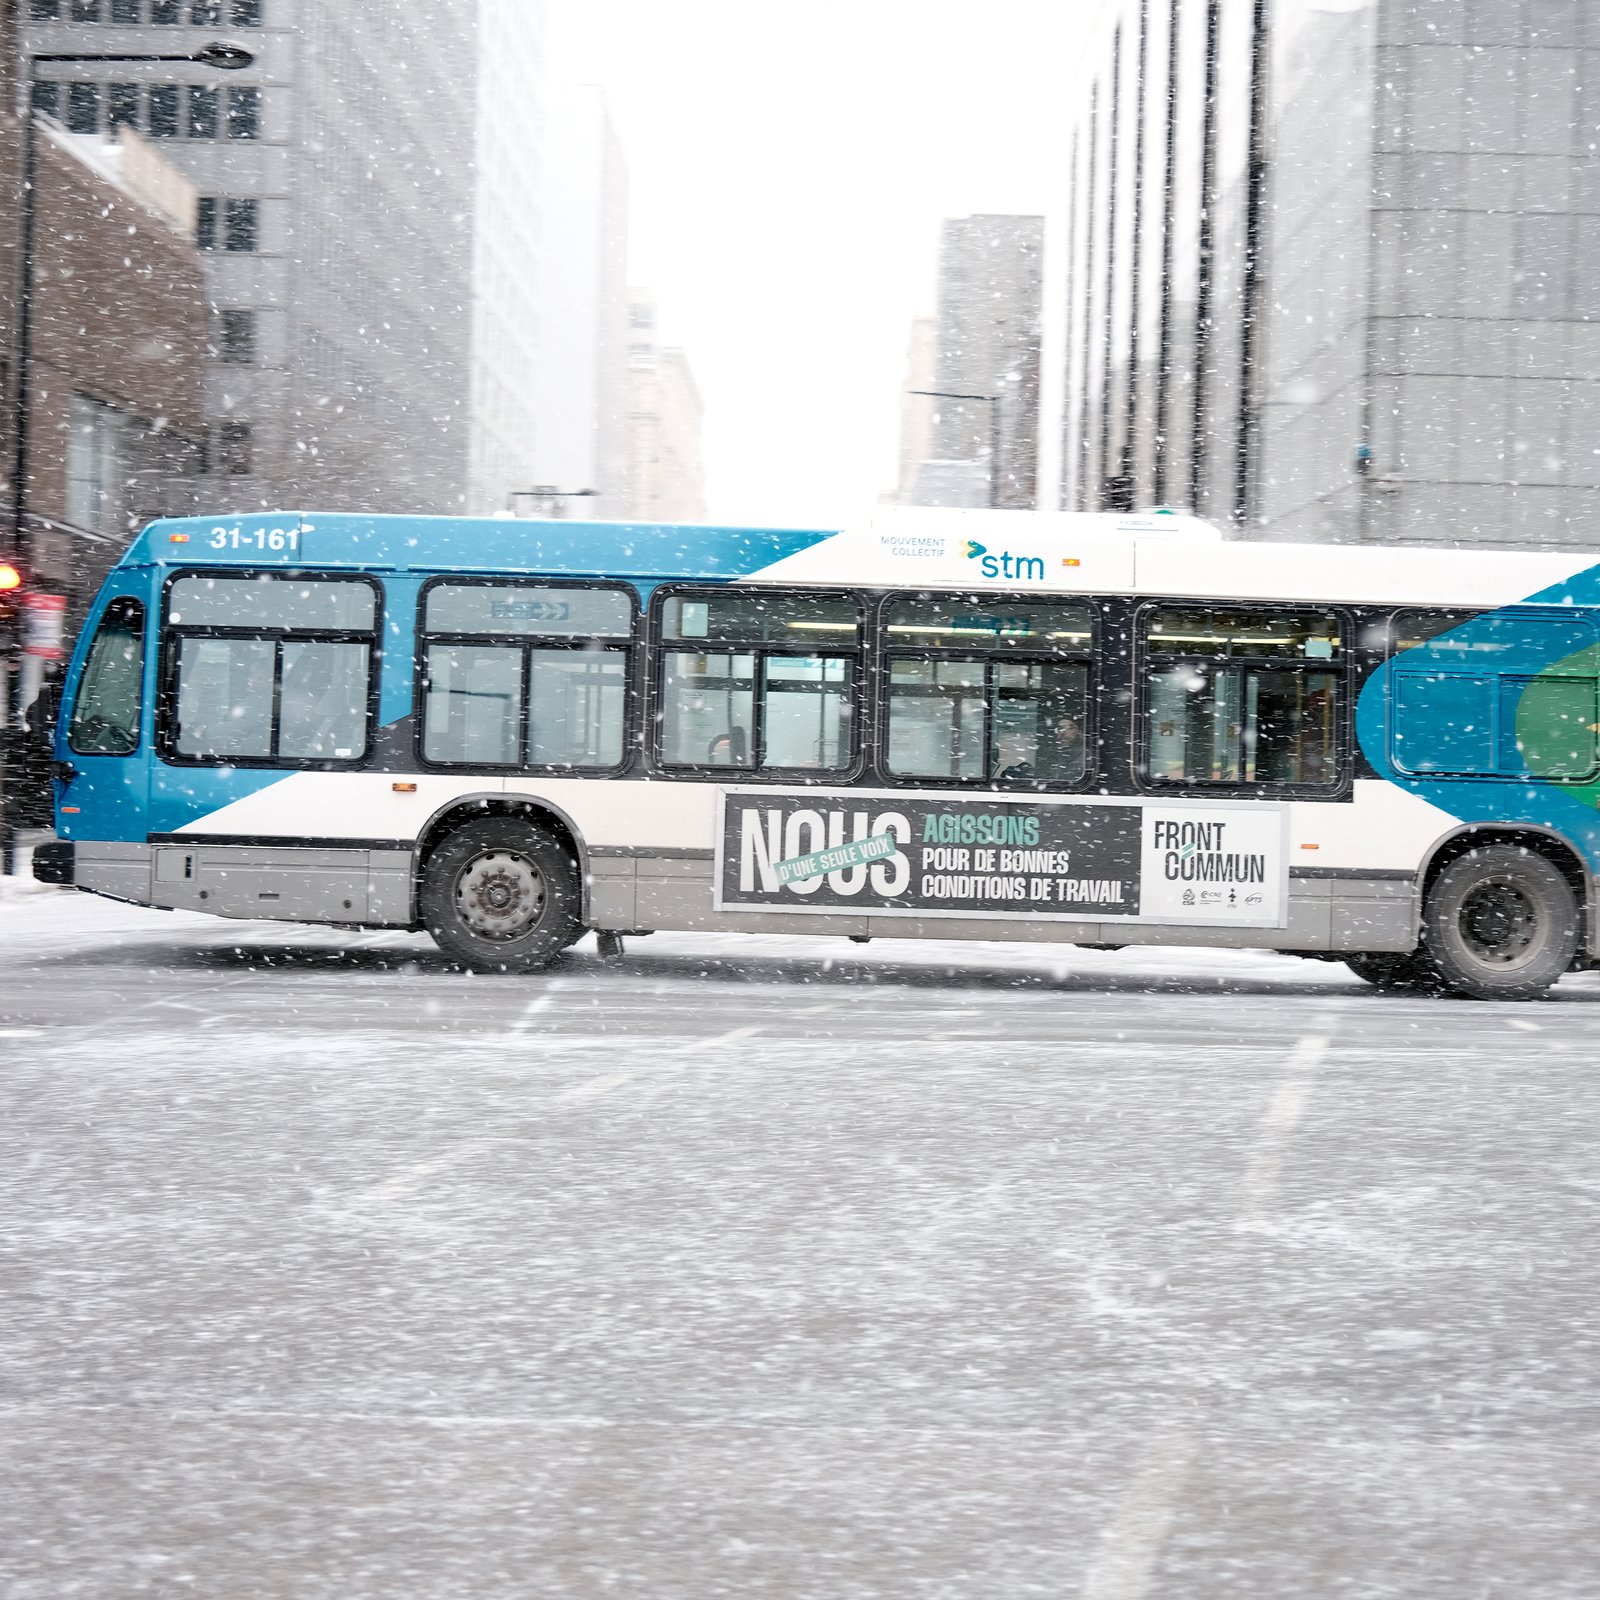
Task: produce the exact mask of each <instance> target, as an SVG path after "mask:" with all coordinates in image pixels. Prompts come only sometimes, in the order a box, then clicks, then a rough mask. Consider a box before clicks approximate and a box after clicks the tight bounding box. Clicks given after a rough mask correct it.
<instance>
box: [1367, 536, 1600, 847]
mask: <svg viewBox="0 0 1600 1600" xmlns="http://www.w3.org/2000/svg"><path fill="white" fill-rule="evenodd" d="M1534 606H1536V607H1540V608H1542V609H1541V610H1540V611H1539V612H1537V613H1529V612H1524V611H1523V610H1522V609H1521V608H1522V607H1534ZM1590 607H1592V608H1596V609H1600V567H1590V568H1588V569H1586V570H1585V571H1583V572H1580V573H1577V574H1575V575H1574V576H1572V577H1571V578H1569V579H1566V580H1564V581H1563V582H1561V583H1559V584H1556V585H1553V586H1552V587H1550V588H1548V589H1545V590H1541V591H1539V592H1538V593H1536V594H1531V595H1529V596H1528V597H1527V598H1526V599H1525V600H1523V601H1520V602H1518V604H1517V605H1516V606H1512V607H1501V608H1496V609H1495V610H1492V611H1485V612H1481V613H1479V614H1478V615H1477V616H1474V617H1471V618H1469V619H1468V620H1466V621H1465V622H1462V623H1460V624H1458V625H1457V626H1456V627H1454V628H1451V629H1449V630H1447V631H1446V632H1444V633H1441V634H1439V635H1437V636H1436V637H1434V638H1432V639H1429V640H1427V641H1425V642H1424V643H1422V644H1419V645H1416V646H1414V647H1413V648H1412V649H1409V650H1405V651H1402V652H1400V653H1399V654H1398V655H1396V656H1394V657H1392V658H1391V659H1390V660H1389V661H1387V662H1385V663H1384V664H1383V665H1382V666H1381V667H1379V668H1378V670H1377V671H1376V672H1374V673H1373V674H1372V676H1371V678H1369V679H1368V680H1367V683H1366V685H1365V686H1364V687H1363V689H1362V691H1361V695H1360V697H1359V699H1358V701H1357V704H1356V718H1355V726H1356V737H1357V739H1358V741H1359V742H1360V745H1361V749H1362V752H1363V753H1364V754H1365V755H1366V757H1367V760H1368V761H1369V762H1370V763H1371V764H1372V767H1373V769H1374V770H1375V771H1376V772H1377V773H1378V774H1379V775H1381V776H1382V777H1383V778H1385V779H1386V780H1387V781H1388V782H1390V783H1392V784H1394V785H1395V786H1396V787H1398V788H1401V789H1404V790H1406V791H1407V792H1409V793H1412V794H1415V795H1417V796H1418V797H1419V798H1420V799H1423V800H1426V801H1427V802H1428V803H1429V804H1431V805H1434V806H1437V807H1438V808H1439V809H1440V810H1442V811H1445V812H1448V813H1449V814H1450V815H1451V816H1453V817H1455V818H1457V819H1458V820H1459V821H1461V822H1463V823H1489V822H1498V823H1523V824H1526V825H1529V826H1532V827H1536V828H1543V829H1550V830H1552V831H1554V832H1557V833H1560V834H1564V835H1566V836H1567V837H1568V838H1570V839H1571V840H1572V841H1573V842H1574V843H1575V844H1576V845H1577V846H1578V847H1579V849H1580V850H1581V851H1582V852H1583V854H1584V855H1585V857H1586V858H1587V860H1588V863H1589V865H1590V867H1591V869H1595V870H1600V624H1597V621H1596V619H1595V616H1594V613H1593V612H1588V613H1586V612H1585V611H1584V610H1583V609H1580V608H1590ZM1585 630H1587V632H1588V634H1589V639H1588V641H1587V642H1581V643H1580V647H1579V648H1577V649H1574V648H1573V647H1572V646H1573V644H1574V643H1575V642H1579V641H1580V640H1581V635H1582V633H1583V632H1584V631H1585ZM1491 646H1492V648H1493V650H1494V651H1495V653H1496V654H1497V656H1498V657H1499V658H1500V659H1499V660H1497V662H1496V664H1495V668H1494V670H1493V671H1487V670H1484V669H1481V668H1480V669H1478V670H1477V671H1476V672H1474V671H1472V670H1469V667H1468V666H1467V665H1464V663H1465V662H1467V661H1468V660H1469V658H1468V654H1467V653H1468V652H1469V651H1470V650H1472V649H1473V648H1479V649H1487V648H1489V647H1491ZM1418 679H1422V680H1424V681H1426V682H1430V683H1432V684H1435V685H1439V686H1440V690H1439V693H1438V695H1437V696H1436V697H1435V701H1436V714H1435V716H1434V718H1433V722H1432V725H1431V727H1426V728H1423V729H1422V730H1421V731H1420V732H1414V733H1413V741H1414V742H1413V749H1414V750H1416V751H1417V760H1416V761H1415V762H1414V763H1408V765H1409V766H1410V768H1411V770H1407V768H1406V767H1403V766H1402V765H1401V764H1400V763H1399V761H1397V759H1396V754H1397V752H1396V745H1397V743H1404V742H1405V741H1404V735H1405V733H1406V732H1407V731H1408V730H1407V728H1406V727H1405V725H1404V711H1403V696H1404V691H1405V689H1406V687H1407V686H1408V683H1415V681H1416V680H1418ZM1451 693H1454V695H1455V699H1454V703H1453V704H1452V703H1451V700H1450V698H1449V697H1450V695H1451ZM1439 708H1444V709H1439ZM1397 736H1398V737H1397ZM1452 741H1453V742H1454V745H1455V747H1456V748H1455V751H1454V754H1455V755H1456V756H1457V757H1458V758H1460V757H1461V750H1462V748H1463V747H1465V746H1469V745H1471V746H1475V747H1476V751H1477V755H1476V757H1475V759H1473V760H1468V759H1460V765H1461V767H1462V768H1463V769H1465V770H1464V772H1463V774H1462V775H1450V774H1449V772H1448V770H1444V771H1437V772H1429V771H1422V770H1417V769H1418V768H1420V767H1422V766H1423V765H1425V764H1426V765H1431V766H1435V767H1442V768H1445V769H1448V767H1449V765H1450V764H1451V757H1452V753H1453V752H1452ZM1485 768H1487V769H1488V770H1484V769H1485Z"/></svg>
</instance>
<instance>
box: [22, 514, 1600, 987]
mask: <svg viewBox="0 0 1600 1600" xmlns="http://www.w3.org/2000/svg"><path fill="white" fill-rule="evenodd" d="M1597 562H1600V556H1596V555H1582V554H1532V553H1518V552H1509V551H1488V550H1443V549H1438V550H1428V549H1412V548H1374V547H1366V546H1335V545H1309V544H1302V545H1284V544H1265V543H1254V542H1245V541H1230V540H1225V539H1223V538H1222V537H1221V536H1220V535H1219V534H1218V533H1217V532H1216V531H1215V530H1214V529H1208V528H1207V527H1205V525H1203V524H1199V523H1197V522H1195V521H1194V520H1193V519H1190V518H1187V517H1184V516H1176V515H1171V514H1167V515H1162V514H1149V515H1141V516H1127V517H1123V516H1114V515H1071V514H1037V515H1036V514H1031V513H1023V512H970V513H964V512H953V511H936V510H930V511H917V510H909V509H907V510H901V511H898V512H896V513H894V514H890V513H888V512H884V513H881V514H877V515H874V516H873V517H872V518H870V519H869V520H867V521H866V522H864V523H863V524H862V525H861V526H859V527H844V528H837V529H812V530H806V529H769V528H742V527H698V526H693V527H691V526H656V525H640V524H621V523H581V522H566V521H553V520H552V521H533V520H517V519H505V518H499V519H459V518H431V517H406V516H360V515H345V514H341V515H316V514H311V513H292V514H278V515H264V516H253V515H252V516H243V517H227V518H220V519H204V518H191V519H179V520H167V521H159V522H155V523H152V524H151V525H150V526H148V527H147V528H146V529H145V530H144V531H143V532H142V533H141V534H140V535H139V536H138V537H137V538H136V539H135V540H134V541H133V543H132V544H131V545H130V546H129V548H128V550H127V552H126V553H125V555H124V556H123V557H122V559H121V561H120V562H119V563H118V565H117V566H116V568H115V569H114V570H113V571H112V573H111V575H110V576H109V578H108V579H107V580H106V582H105V584H104V586H103V588H102V589H101V591H100V594H99V596H98V598H97V599H96V601H95V604H94V606H93V609H92V611H91V612H90V614H89V617H88V619H87V622H86V625H85V627H84V630H83V633H82V636H81V638H80V639H79V641H78V644H77V647H76V651H75V653H74V655H73V658H72V660H71V663H70V666H69V670H68V672H67V675H66V678H65V682H64V684H63V690H62V710H61V714H60V717H59V719H58V724H57V731H56V743H55V768H54V773H55V776H54V783H55V801H56V828H57V834H58V842H55V843H52V844H48V845H45V846H42V847H41V848H40V849H39V850H38V851H37V852H36V856H35V868H34V870H35V874H36V876H38V877H40V878H42V879H43V880H44V881H46V882H53V883H64V884H75V885H77V887H79V888H80V889H84V890H88V891H92V892H93V893H96V894H100V895H106V896H109V897H111V898H113V899H117V900H123V901H129V902H132V903H134V904H137V905H144V906H156V907H168V908H175V909H176V908H181V909H184V910H188V911H200V912H211V913H213V914H215V915H218V916H223V917H238V918H281V919H288V920H293V921H300V922H308V923H323V924H331V925H336V926H343V927H351V928H395V929H408V930H412V931H419V930H426V931H427V932H428V933H429V934H431V935H432V937H433V938H434V939H435V940H436V941H437V943H438V944H439V946H440V947H441V948H442V949H443V950H444V951H445V952H446V953H447V954H448V955H449V956H450V957H451V958H453V959H454V960H455V961H457V962H460V963H463V964H465V965H466V966H467V967H469V968H472V969H477V970H481V971H488V972H511V973H518V972H529V971H534V970H537V969H539V968H541V967H543V966H545V965H546V964H547V963H549V962H550V961H551V960H552V958H554V957H555V956H556V955H557V954H558V953H559V952H561V951H562V950H563V949H565V948H566V947H567V946H569V945H571V944H573V943H574V942H575V941H577V940H578V939H579V938H581V937H582V936H583V935H584V934H585V933H586V932H589V931H593V932H594V933H595V934H596V935H597V936H598V939H599V941H600V945H601V948H602V950H603V951H605V952H606V953H607V954H609V955H616V954H619V953H621V951H622V949H623V941H624V940H625V939H626V937H627V936H629V935H631V934H645V933H650V932H654V931H657V930H677V931H695V932H736V931H744V932H751V933H794V934H831V935H837V936H839V937H841V938H849V939H853V940H857V941H865V940H868V939H876V938H909V939H926V938H943V939H949V938H970V939H980V940H1052V941H1060V942H1064V943H1071V944H1082V945H1092V946H1096V947H1106V946H1114V947H1118V946H1131V945H1146V944H1179V945H1204V946H1213V947H1215V946H1230V947H1253V948H1260V949H1267V950H1277V951H1288V952H1294V953H1297V954H1300V955H1305V956H1317V957H1322V958H1324V959H1331V960H1341V961H1344V962H1346V963H1348V965H1349V966H1350V967H1351V968H1352V969H1353V970H1354V971H1355V972H1357V973H1358V974H1360V975H1361V976H1362V977H1364V978H1366V979H1368V980H1370V981H1371V982H1373V983H1375V984H1378V985H1380V986H1386V987H1419V986H1427V987H1433V988H1438V989H1444V990H1448V991H1451V992H1454V993H1457V994H1461V995H1466V996H1474V997H1481V998H1495V997H1501V998H1528V997H1533V996H1537V995H1539V994H1541V993H1542V992H1544V991H1545V990H1546V989H1548V988H1549V986H1550V985H1551V984H1552V983H1554V982H1555V981H1556V980H1557V979H1558V978H1559V977H1560V976H1561V975H1562V974H1563V973H1566V972H1568V971H1571V970H1574V969H1580V968H1585V967H1588V966H1590V965H1593V964H1595V962H1596V957H1597V955H1600V943H1597V941H1600V931H1597V922H1596V917H1595V870H1596V864H1597V861H1600V814H1597V799H1600V736H1597V732H1596V730H1597V728H1600V703H1597V682H1600V565H1597V564H1596V563H1597Z"/></svg>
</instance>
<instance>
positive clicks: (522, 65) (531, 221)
mask: <svg viewBox="0 0 1600 1600" xmlns="http://www.w3.org/2000/svg"><path fill="white" fill-rule="evenodd" d="M479 4H480V11H479V14H478V134H477V158H476V162H475V166H476V170H477V197H476V201H475V204H474V207H473V211H474V217H475V227H474V234H473V268H472V428H471V466H470V470H469V474H468V488H467V510H468V512H469V513H470V514H472V515H473V516H484V515H488V514H491V513H494V512H497V511H506V510H512V509H515V507H516V505H517V503H518V501H517V496H518V494H519V491H525V490H527V489H530V488H532V487H533V486H534V485H535V484H537V483H538V482H539V481H540V480H539V466H538V456H537V450H536V445H535V440H536V437H537V432H538V404H537V402H538V393H537V374H538V369H539V362H540V353H539V334H540V303H539V277H540V272H539V257H540V251H541V248H542V246H543V243H544V241H543V238H542V223H541V209H542V192H541V191H542V185H543V181H544V169H545V163H546V161H547V160H548V159H549V156H548V151H547V147H546V142H545V140H546V130H545V118H544V106H545V95H544V93H543V91H542V89H541V87H540V86H541V84H542V81H543V78H544V73H545V60H544V6H543V4H542V0H479Z"/></svg>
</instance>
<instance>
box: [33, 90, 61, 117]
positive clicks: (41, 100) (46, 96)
mask: <svg viewBox="0 0 1600 1600" xmlns="http://www.w3.org/2000/svg"><path fill="white" fill-rule="evenodd" d="M33 109H34V111H35V113H37V114H38V115H39V116H42V117H54V116H57V115H59V114H60V110H61V85H60V84H59V83H35V84H34V86H33Z"/></svg>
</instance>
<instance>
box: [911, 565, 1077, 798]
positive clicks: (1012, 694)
mask: <svg viewBox="0 0 1600 1600" xmlns="http://www.w3.org/2000/svg"><path fill="white" fill-rule="evenodd" d="M886 637H887V644H888V651H889V717H888V741H887V744H888V748H887V761H888V767H889V770H890V772H892V773H893V774H894V775H895V776H896V777H898V778H930V779H937V780H943V781H946V782H968V783H990V784H1016V785H1019V786H1022V787H1035V788H1050V787H1068V788H1070V787H1073V786H1075V785H1077V784H1079V783H1081V782H1082V781H1083V779H1084V777H1085V775H1086V773H1087V772H1088V770H1089V766H1090V762H1089V743H1088V728H1089V680H1090V667H1091V656H1090V652H1091V649H1092V646H1093V643H1094V618H1093V613H1092V611H1091V610H1090V608H1089V607H1088V606H1086V605H1084V604H1082V603H1081V602H1077V601H1072V602H1066V603H1062V604H1053V605H1040V604H1037V603H1034V602H1029V601H1023V602H1013V601H1010V600H1002V599H1001V598H1000V597H997V596H995V595H965V596H962V595H957V596H933V595H922V596H918V597H916V598H914V599H905V600H897V601H894V602H892V603H891V605H890V607H889V612H888V617H887V632H886Z"/></svg>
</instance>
